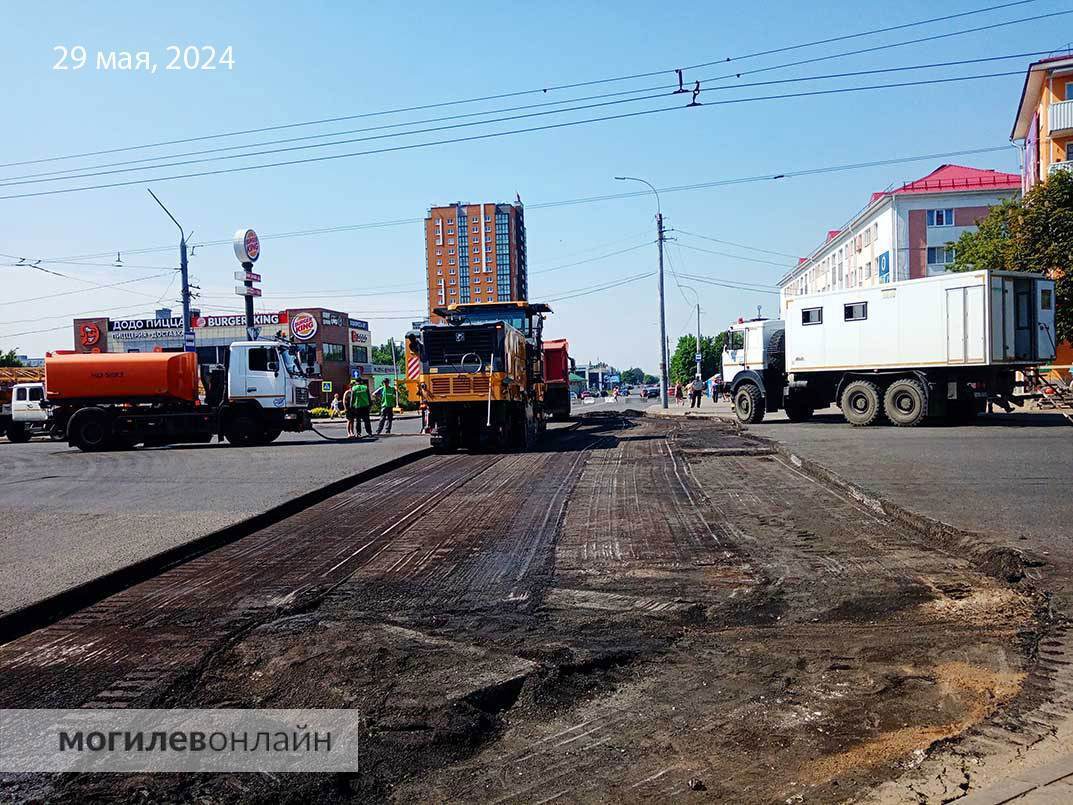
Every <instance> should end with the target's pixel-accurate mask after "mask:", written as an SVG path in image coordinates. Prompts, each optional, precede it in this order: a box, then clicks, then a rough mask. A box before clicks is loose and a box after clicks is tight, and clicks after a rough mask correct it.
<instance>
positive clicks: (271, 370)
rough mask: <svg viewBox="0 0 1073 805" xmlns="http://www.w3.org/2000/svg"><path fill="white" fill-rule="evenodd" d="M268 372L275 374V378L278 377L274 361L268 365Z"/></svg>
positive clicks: (277, 365)
mask: <svg viewBox="0 0 1073 805" xmlns="http://www.w3.org/2000/svg"><path fill="white" fill-rule="evenodd" d="M268 371H270V372H272V373H273V374H275V376H276V377H279V364H278V363H276V362H275V361H270V362H269V364H268Z"/></svg>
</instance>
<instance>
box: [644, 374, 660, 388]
mask: <svg viewBox="0 0 1073 805" xmlns="http://www.w3.org/2000/svg"><path fill="white" fill-rule="evenodd" d="M641 382H642V383H644V384H645V385H646V386H654V385H655V384H656V383H658V382H659V378H658V377H656V376H655V375H645V376H644V380H642V381H641Z"/></svg>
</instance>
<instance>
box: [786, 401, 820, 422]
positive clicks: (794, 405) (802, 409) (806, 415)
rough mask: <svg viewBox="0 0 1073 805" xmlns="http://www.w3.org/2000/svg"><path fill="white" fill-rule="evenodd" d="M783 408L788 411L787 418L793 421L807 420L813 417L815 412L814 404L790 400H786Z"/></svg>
mask: <svg viewBox="0 0 1073 805" xmlns="http://www.w3.org/2000/svg"><path fill="white" fill-rule="evenodd" d="M783 408H784V410H785V411H786V418H787V419H789V420H790V421H791V422H805V421H807V420H809V419H812V414H813V413H815V409H814V408H812V406H810V405H805V404H804V403H800V402H793V401H790V400H787V401H786V403H785V404H784V405H783Z"/></svg>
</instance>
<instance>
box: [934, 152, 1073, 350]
mask: <svg viewBox="0 0 1073 805" xmlns="http://www.w3.org/2000/svg"><path fill="white" fill-rule="evenodd" d="M955 248H956V251H955V261H956V262H955V263H954V266H953V269H952V270H954V271H973V270H975V269H983V268H990V269H997V270H1002V271H1033V272H1038V273H1040V274H1044V275H1046V276H1047V277H1050V278H1051V279H1053V280H1055V297H1056V299H1055V330H1056V331H1057V332H1056V337H1057V339H1058V340H1059V341H1071V340H1073V172H1070V171H1058V172H1056V173H1054V174H1052V175H1051V177H1050V178H1049V179H1048V180H1047V181H1046V182H1043V183H1042V184H1038V185H1036V186H1035V187H1033V188H1032V189H1031V190H1030V191H1028V193H1026V194H1025V196H1024V198H1023V199H1020V200H1018V201H1005V202H1003V203H1002V204H1000V205H998V206H997V207H992V208H991V211H990V212H989V213H988V215H987V217H986V218H984V219H983V220H982V221H981V222H980V226H979V228H978V229H977V230H976V231H975V232H965V233H964V234H962V235H961V237H960V238H959V239H958V241H957V243H956V244H955Z"/></svg>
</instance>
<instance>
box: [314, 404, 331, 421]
mask: <svg viewBox="0 0 1073 805" xmlns="http://www.w3.org/2000/svg"><path fill="white" fill-rule="evenodd" d="M309 415H310V416H311V417H313V418H314V419H323V418H326V417H329V416H331V415H332V412H331V409H330V408H325V407H323V406H320V407H318V408H310V409H309Z"/></svg>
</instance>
